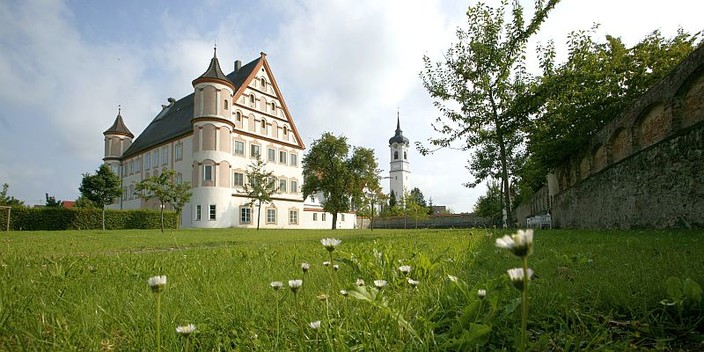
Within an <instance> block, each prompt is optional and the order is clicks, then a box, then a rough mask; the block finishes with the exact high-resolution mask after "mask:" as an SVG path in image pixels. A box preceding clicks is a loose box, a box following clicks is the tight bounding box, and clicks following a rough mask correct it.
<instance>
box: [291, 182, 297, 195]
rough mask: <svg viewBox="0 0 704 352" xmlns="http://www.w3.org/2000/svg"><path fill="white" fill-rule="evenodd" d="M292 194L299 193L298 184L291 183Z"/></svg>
mask: <svg viewBox="0 0 704 352" xmlns="http://www.w3.org/2000/svg"><path fill="white" fill-rule="evenodd" d="M291 193H298V182H296V181H291Z"/></svg>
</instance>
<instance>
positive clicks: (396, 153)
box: [394, 150, 398, 160]
mask: <svg viewBox="0 0 704 352" xmlns="http://www.w3.org/2000/svg"><path fill="white" fill-rule="evenodd" d="M394 160H398V150H396V151H394Z"/></svg>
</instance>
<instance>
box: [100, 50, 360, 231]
mask: <svg viewBox="0 0 704 352" xmlns="http://www.w3.org/2000/svg"><path fill="white" fill-rule="evenodd" d="M192 84H193V90H194V92H193V93H192V94H189V95H187V96H185V97H183V98H181V99H178V100H175V99H172V98H169V103H168V105H164V106H163V108H162V111H161V112H160V113H159V114H157V116H156V117H155V118H154V120H152V122H151V123H150V124H149V125H148V126H147V128H146V129H145V130H144V131H143V132H142V134H140V135H139V136H137V138H134V135H133V134H132V133H131V132H130V131H129V129H128V128H127V126H126V125H125V123H124V121H123V119H122V116H121V115H120V113H119V112H118V115H117V118H116V119H115V122H114V124H113V125H112V126H111V127H110V128H108V129H107V130H106V131H105V132H104V133H103V134H104V136H105V157H104V158H103V161H104V162H105V163H106V164H107V165H109V166H110V167H111V168H112V170H113V171H114V172H115V173H116V174H118V175H120V178H121V180H122V189H123V196H122V198H120V199H117V200H116V202H115V203H114V204H112V205H111V206H110V208H111V209H138V208H158V207H159V205H158V203H157V202H155V201H150V202H145V201H144V200H142V199H141V198H139V197H138V196H136V195H135V192H134V188H135V185H136V184H137V183H138V182H140V181H141V180H143V179H145V178H147V177H150V176H154V175H158V174H159V173H160V172H163V171H165V170H168V169H173V170H175V171H176V181H178V182H182V181H183V182H190V183H191V186H192V191H193V196H192V198H191V202H190V203H189V204H186V206H185V207H184V209H183V214H182V216H181V226H183V227H210V228H227V227H256V226H257V218H256V217H257V208H256V207H250V206H249V202H250V201H251V200H250V199H249V198H247V197H246V195H245V194H243V185H244V183H245V182H246V180H245V177H246V176H245V174H246V171H247V168H248V166H249V165H250V164H251V163H252V161H254V160H255V159H256V158H264V159H263V160H264V161H265V162H266V167H265V169H266V171H273V172H274V175H275V176H276V178H277V180H278V187H279V192H278V193H277V194H275V195H274V197H273V201H272V202H271V203H270V204H266V205H262V209H261V223H260V227H261V228H306V229H329V228H331V227H332V223H331V221H332V215H331V214H326V213H325V212H323V210H322V207H321V206H320V203H319V202H318V201H317V199H315V197H309V198H307V199H305V200H303V196H302V193H301V186H302V181H303V176H302V165H301V159H302V158H303V151H304V149H305V146H304V145H303V142H302V141H301V136H300V134H299V132H298V129H297V128H296V124H295V123H294V121H293V119H292V118H291V114H290V113H289V110H288V108H287V107H286V103H285V102H284V99H283V95H282V94H281V91H280V90H279V87H278V85H277V84H276V80H275V79H274V75H273V73H272V71H271V67H270V66H269V64H268V62H267V60H266V54H264V53H262V54H261V56H260V57H259V58H257V59H255V60H253V61H251V62H250V63H248V64H246V65H244V66H242V64H241V62H240V61H239V60H237V61H235V63H234V71H233V72H231V73H230V74H228V75H225V74H224V73H223V72H222V70H221V69H220V64H219V62H218V59H217V55H216V54H214V55H213V58H212V60H211V61H210V66H208V69H207V70H206V71H205V73H203V74H202V75H201V76H200V77H198V78H196V79H195V80H193V82H192ZM355 225H356V217H355V214H353V213H345V214H340V215H339V216H338V223H337V228H346V229H351V228H354V227H355Z"/></svg>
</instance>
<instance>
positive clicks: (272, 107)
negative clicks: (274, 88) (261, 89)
mask: <svg viewBox="0 0 704 352" xmlns="http://www.w3.org/2000/svg"><path fill="white" fill-rule="evenodd" d="M271 111H276V103H274V102H273V101H272V102H271Z"/></svg>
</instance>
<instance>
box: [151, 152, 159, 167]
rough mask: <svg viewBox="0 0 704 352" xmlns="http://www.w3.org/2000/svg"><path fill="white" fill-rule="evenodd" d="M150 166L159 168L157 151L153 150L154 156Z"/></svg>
mask: <svg viewBox="0 0 704 352" xmlns="http://www.w3.org/2000/svg"><path fill="white" fill-rule="evenodd" d="M152 166H154V167H158V166H159V149H155V150H154V155H152Z"/></svg>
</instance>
